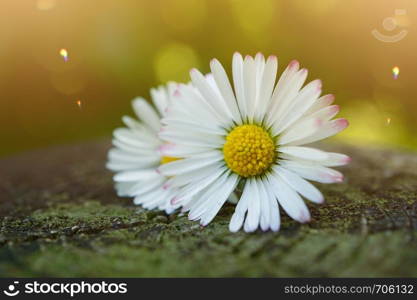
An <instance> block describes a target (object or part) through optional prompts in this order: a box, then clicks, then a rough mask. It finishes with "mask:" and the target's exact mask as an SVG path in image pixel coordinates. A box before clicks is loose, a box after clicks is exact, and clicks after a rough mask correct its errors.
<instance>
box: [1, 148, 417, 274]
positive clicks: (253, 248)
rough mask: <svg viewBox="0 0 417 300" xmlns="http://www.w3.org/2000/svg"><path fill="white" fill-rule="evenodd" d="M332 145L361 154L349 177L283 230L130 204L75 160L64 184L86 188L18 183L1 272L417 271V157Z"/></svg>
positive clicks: (107, 180)
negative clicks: (243, 228) (247, 228)
mask: <svg viewBox="0 0 417 300" xmlns="http://www.w3.org/2000/svg"><path fill="white" fill-rule="evenodd" d="M332 150H333V151H338V150H339V151H340V152H348V153H350V155H351V156H353V157H354V162H353V163H352V164H351V165H350V166H349V167H347V168H345V169H344V170H343V172H344V173H345V175H346V180H345V182H344V183H343V184H334V185H325V184H320V185H318V187H319V188H320V190H321V191H322V192H323V194H324V195H325V197H326V203H325V204H323V205H315V204H310V203H309V204H308V205H309V208H310V211H311V214H312V221H311V222H310V223H309V224H304V225H302V224H298V223H296V222H294V221H293V220H291V219H290V218H289V217H287V216H286V215H285V214H284V213H282V214H281V216H282V221H281V223H282V224H281V230H280V232H279V233H272V232H267V233H262V232H255V233H253V234H246V233H243V232H238V233H235V234H233V233H230V232H229V231H228V222H229V220H230V217H231V215H232V214H233V211H234V206H233V205H230V204H228V205H226V206H225V207H223V208H222V210H221V211H220V214H219V215H218V216H217V217H216V218H215V220H214V221H213V222H212V223H211V224H210V225H209V226H207V227H205V228H202V227H201V226H199V225H198V224H197V223H195V222H191V221H189V220H188V219H187V218H186V217H185V216H180V215H178V214H174V215H170V216H167V215H165V214H164V213H163V212H154V211H145V210H143V209H141V208H138V207H133V206H131V205H126V204H125V203H126V202H123V200H121V199H118V198H117V197H116V196H115V195H114V194H112V191H111V190H110V191H109V189H111V185H112V183H111V177H110V174H109V173H105V172H104V171H102V170H101V169H98V170H99V171H94V170H95V169H94V168H95V167H94V165H95V164H94V163H93V162H94V160H91V162H90V164H85V165H84V164H82V163H81V162H80V163H79V165H77V164H76V163H74V165H73V166H72V168H71V171H70V175H68V174H67V173H66V174H64V175H63V176H62V177H60V178H59V179H58V181H59V183H60V184H61V185H63V186H66V182H74V181H75V180H78V178H80V177H82V178H84V179H83V182H87V186H86V189H85V190H82V189H80V190H77V191H76V192H72V193H70V192H63V191H62V188H61V189H57V190H56V191H55V190H53V189H51V188H50V186H51V185H50V184H49V182H48V183H47V184H46V185H45V186H46V188H44V189H42V190H38V189H37V188H32V187H31V186H26V187H22V186H19V187H18V188H17V189H18V191H19V192H18V193H16V195H17V196H16V198H15V199H17V200H15V203H14V206H13V207H12V208H11V209H10V210H9V211H8V212H7V213H6V215H5V216H4V217H2V219H1V227H0V274H3V275H4V276H87V277H88V276H103V277H106V276H158V277H167V276H168V277H169V276H182V277H185V276H248V277H259V276H417V251H416V250H417V242H416V238H415V232H416V229H417V222H416V219H415V218H416V211H417V204H416V200H415V199H416V198H417V180H416V179H417V166H416V160H415V156H412V155H411V156H410V155H406V154H398V153H392V152H384V151H374V150H372V151H371V150H366V151H365V150H363V149H350V148H345V147H343V148H342V149H337V148H335V149H332ZM83 153H84V152H83ZM58 161H59V160H58ZM96 165H99V166H100V168H101V167H102V164H101V163H97V164H96ZM68 185H69V186H68V189H67V190H68V191H72V188H73V186H74V184H68ZM75 186H77V185H75ZM94 187H95V189H96V192H91V191H90V190H91V189H92V188H94ZM106 189H107V190H106ZM22 191H27V192H22ZM106 191H107V192H106ZM128 203H130V200H129V202H128ZM34 208H35V209H34Z"/></svg>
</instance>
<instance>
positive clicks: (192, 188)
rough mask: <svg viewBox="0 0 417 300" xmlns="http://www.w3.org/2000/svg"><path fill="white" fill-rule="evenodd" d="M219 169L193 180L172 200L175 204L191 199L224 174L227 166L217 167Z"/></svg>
mask: <svg viewBox="0 0 417 300" xmlns="http://www.w3.org/2000/svg"><path fill="white" fill-rule="evenodd" d="M216 170H217V171H216V172H214V173H212V174H210V175H209V176H207V177H205V178H202V179H201V180H198V181H193V182H192V183H190V184H188V185H187V186H186V187H183V188H182V190H181V192H180V193H179V194H178V195H177V196H176V197H175V199H173V200H172V203H173V204H176V203H180V202H183V201H184V200H187V199H191V197H193V196H194V195H196V194H197V193H199V192H201V191H202V190H204V189H205V188H206V187H207V186H208V185H210V184H212V183H213V182H215V181H216V180H217V179H218V177H219V176H220V175H222V174H223V173H224V172H225V171H226V168H224V167H223V168H217V169H216Z"/></svg>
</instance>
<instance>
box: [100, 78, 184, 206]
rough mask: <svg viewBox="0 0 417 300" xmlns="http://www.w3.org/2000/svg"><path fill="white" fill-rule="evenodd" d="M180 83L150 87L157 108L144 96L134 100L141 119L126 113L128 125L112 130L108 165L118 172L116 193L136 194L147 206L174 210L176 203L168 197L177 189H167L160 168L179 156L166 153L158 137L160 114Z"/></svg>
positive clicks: (135, 197) (124, 120)
mask: <svg viewBox="0 0 417 300" xmlns="http://www.w3.org/2000/svg"><path fill="white" fill-rule="evenodd" d="M177 88H178V84H176V83H168V84H167V86H160V87H158V88H155V89H151V97H152V102H153V104H154V106H155V107H156V109H154V107H153V106H152V105H151V104H149V102H148V101H146V100H145V99H143V98H140V97H138V98H135V99H134V100H133V101H132V106H133V110H134V112H135V113H136V115H137V117H138V118H139V120H140V121H138V120H136V119H134V118H131V117H129V116H124V117H123V118H122V120H123V123H124V124H125V125H126V127H123V128H117V129H115V130H114V132H113V136H114V138H113V141H112V142H113V146H114V147H113V148H112V149H110V151H109V153H108V162H107V168H108V169H110V170H112V171H114V172H116V174H115V175H114V177H113V179H114V181H115V182H116V184H115V188H116V191H117V194H118V195H119V196H122V197H134V200H133V202H134V203H135V204H137V205H142V206H143V207H144V208H146V209H160V210H165V211H166V212H167V213H171V212H173V211H174V210H175V208H176V206H175V205H172V204H171V202H170V201H169V200H170V199H171V198H172V197H174V195H175V189H167V188H166V187H165V185H164V184H165V183H166V181H167V180H168V178H167V177H165V176H164V175H161V174H160V173H159V172H158V170H157V168H158V167H159V166H160V165H161V164H164V163H167V162H170V161H173V160H176V158H174V157H167V156H163V155H162V154H161V152H160V151H159V149H161V147H163V146H164V144H165V142H164V141H162V140H161V139H160V138H159V137H158V132H159V130H160V129H161V122H160V121H161V117H162V116H164V114H165V112H166V110H167V108H168V106H169V104H170V103H171V101H172V99H173V98H174V97H175V95H176V93H178V90H177Z"/></svg>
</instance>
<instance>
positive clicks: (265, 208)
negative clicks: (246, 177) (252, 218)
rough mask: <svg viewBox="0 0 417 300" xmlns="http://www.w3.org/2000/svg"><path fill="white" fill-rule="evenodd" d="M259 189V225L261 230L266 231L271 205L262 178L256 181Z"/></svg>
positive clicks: (268, 225)
mask: <svg viewBox="0 0 417 300" xmlns="http://www.w3.org/2000/svg"><path fill="white" fill-rule="evenodd" d="M257 185H258V191H259V200H260V201H259V202H260V205H261V217H260V226H261V229H262V230H263V231H267V230H268V229H269V227H270V223H271V220H270V219H271V207H270V200H269V195H268V194H267V192H266V189H265V186H264V183H263V180H258V181H257Z"/></svg>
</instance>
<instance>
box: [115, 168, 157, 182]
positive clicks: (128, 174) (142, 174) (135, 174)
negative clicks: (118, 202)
mask: <svg viewBox="0 0 417 300" xmlns="http://www.w3.org/2000/svg"><path fill="white" fill-rule="evenodd" d="M159 176H160V175H159V174H158V173H156V172H155V169H142V170H135V171H125V172H120V173H117V174H116V175H114V176H113V180H114V181H116V182H119V181H120V182H123V181H138V180H146V179H149V178H151V177H159Z"/></svg>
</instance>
